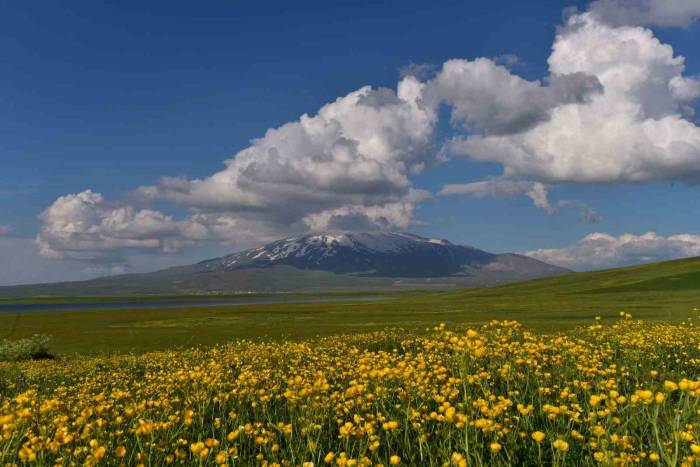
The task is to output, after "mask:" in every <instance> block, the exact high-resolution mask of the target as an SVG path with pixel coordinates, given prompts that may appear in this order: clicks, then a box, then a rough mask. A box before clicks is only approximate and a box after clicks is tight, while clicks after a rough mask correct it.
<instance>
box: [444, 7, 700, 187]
mask: <svg viewBox="0 0 700 467" xmlns="http://www.w3.org/2000/svg"><path fill="white" fill-rule="evenodd" d="M684 62H685V60H684V58H683V57H679V56H676V55H674V52H673V49H672V48H671V46H669V45H667V44H663V43H661V42H660V41H659V40H658V39H657V38H656V37H654V34H653V33H652V32H651V31H650V30H648V29H644V28H642V27H628V26H622V27H614V26H610V25H608V24H604V23H601V22H600V21H598V20H596V18H595V17H594V16H593V15H592V14H591V13H583V14H579V15H574V16H572V17H571V18H570V19H569V21H568V23H567V25H566V27H564V28H562V29H561V30H560V32H559V34H558V35H557V38H556V40H555V42H554V46H553V51H552V54H551V56H550V57H549V67H550V72H551V73H552V74H554V75H570V74H572V73H584V74H585V75H586V76H588V75H592V76H595V77H596V78H597V79H598V80H599V81H600V83H601V84H602V86H603V92H602V93H599V94H592V95H590V96H589V99H587V100H586V101H583V102H571V103H568V104H562V105H560V106H558V107H556V108H554V109H552V110H551V113H550V118H549V119H547V120H543V121H541V122H539V123H538V124H537V125H535V126H534V127H532V128H530V129H529V130H527V131H524V132H522V133H519V134H506V135H478V134H477V135H472V136H469V137H467V138H461V139H460V138H458V139H456V140H455V141H453V143H452V145H451V149H452V150H453V151H454V152H455V153H460V154H465V155H468V156H470V157H472V158H473V159H476V160H482V161H492V162H498V163H500V164H501V165H502V166H503V168H504V174H505V176H507V177H510V178H524V179H531V180H535V181H540V182H545V183H546V182H579V183H586V182H643V181H656V180H684V181H688V182H691V183H695V182H698V181H700V128H698V126H697V125H695V123H693V122H692V121H691V120H689V116H690V114H691V113H692V111H691V109H692V107H691V104H692V103H693V101H694V100H695V99H696V98H697V97H698V95H699V94H698V88H697V87H698V80H697V79H696V78H693V77H687V76H684V75H683V72H684V69H685V63H684Z"/></svg>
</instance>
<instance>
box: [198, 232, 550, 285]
mask: <svg viewBox="0 0 700 467" xmlns="http://www.w3.org/2000/svg"><path fill="white" fill-rule="evenodd" d="M504 257H505V256H504V255H495V254H493V253H488V252H486V251H482V250H479V249H476V248H472V247H469V246H463V245H454V244H452V243H450V242H449V241H447V240H443V239H434V238H426V237H421V236H419V235H415V234H412V233H408V232H393V231H370V232H343V231H328V232H318V233H311V234H307V235H301V236H295V237H289V238H285V239H282V240H278V241H275V242H272V243H269V244H267V245H264V246H262V247H259V248H253V249H250V250H245V251H241V252H238V253H234V254H231V255H228V256H225V257H223V258H217V259H213V260H209V261H205V262H203V263H201V265H202V267H203V268H204V270H205V271H216V270H223V271H231V270H238V269H250V268H268V267H274V266H292V267H295V268H298V269H306V270H319V271H329V272H334V273H338V274H355V275H366V276H384V277H446V276H468V275H472V274H474V273H475V272H476V271H477V270H480V269H487V270H488V268H491V270H502V269H503V268H506V269H508V268H514V267H515V268H521V267H523V264H522V263H523V261H520V262H519V263H518V264H517V266H514V265H515V262H513V261H512V258H509V259H508V261H507V264H506V263H502V262H499V261H500V259H501V258H504ZM527 261H529V262H531V264H530V267H531V269H536V270H540V269H541V270H542V272H547V271H549V270H550V269H551V271H549V272H551V273H555V271H554V269H556V268H554V267H553V266H549V265H545V264H544V263H541V262H539V261H536V260H533V259H531V258H527ZM527 261H526V262H527ZM545 270H547V271H545Z"/></svg>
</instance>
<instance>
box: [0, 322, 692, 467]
mask: <svg viewBox="0 0 700 467" xmlns="http://www.w3.org/2000/svg"><path fill="white" fill-rule="evenodd" d="M621 318H622V319H621V320H620V321H617V322H615V323H611V324H604V323H603V322H602V320H600V319H597V320H596V324H595V325H593V326H590V327H586V328H581V329H576V330H574V331H570V332H566V333H555V334H539V333H534V332H530V331H528V330H526V329H524V328H523V327H522V326H521V325H519V324H518V323H516V322H512V321H502V322H492V323H489V324H487V325H484V326H482V327H480V328H478V329H464V330H455V331H452V330H447V329H446V327H445V326H442V325H441V326H438V327H436V328H435V329H433V330H429V331H428V332H427V333H426V334H424V335H417V334H411V333H408V332H405V331H384V332H377V333H368V334H356V335H340V336H336V337H331V338H324V339H317V340H311V341H305V342H267V343H265V342H263V343H261V342H250V341H235V342H232V343H230V344H228V345H225V346H217V347H212V348H196V349H189V350H181V351H170V352H158V353H149V354H143V355H122V356H103V357H72V358H66V359H59V360H55V361H43V362H24V363H3V364H0V465H20V464H36V465H79V464H82V465H97V464H101V465H143V466H146V465H166V464H174V465H192V464H198V465H219V466H224V465H263V466H285V465H306V466H312V465H315V466H321V465H339V466H380V465H382V466H388V465H444V466H460V467H461V466H467V465H483V464H489V465H523V464H529V465H532V464H545V465H563V464H567V465H571V464H582V465H594V464H600V465H630V464H637V463H642V464H648V463H659V464H668V465H693V464H696V463H698V462H700V380H699V379H698V375H700V326H699V325H698V324H699V323H698V322H697V320H690V321H688V322H683V323H680V324H670V323H644V322H641V321H636V320H633V319H631V315H630V314H629V313H624V314H623V315H622V316H621Z"/></svg>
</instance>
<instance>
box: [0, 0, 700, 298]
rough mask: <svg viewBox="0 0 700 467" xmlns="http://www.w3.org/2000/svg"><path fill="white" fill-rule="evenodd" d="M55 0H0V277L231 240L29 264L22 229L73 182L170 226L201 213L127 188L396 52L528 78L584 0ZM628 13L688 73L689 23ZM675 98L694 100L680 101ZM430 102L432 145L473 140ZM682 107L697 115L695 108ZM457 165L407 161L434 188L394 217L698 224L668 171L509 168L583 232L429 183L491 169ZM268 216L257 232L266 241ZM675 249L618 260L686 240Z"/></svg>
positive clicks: (174, 257) (30, 245)
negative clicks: (1, 263) (563, 203)
mask: <svg viewBox="0 0 700 467" xmlns="http://www.w3.org/2000/svg"><path fill="white" fill-rule="evenodd" d="M605 1H609V2H612V3H614V0H605ZM61 3H63V4H59V2H49V1H42V2H2V3H0V56H1V57H2V63H3V66H2V73H0V162H2V171H0V226H2V227H3V228H4V230H5V232H6V233H5V234H2V236H0V238H1V239H2V240H0V259H2V257H3V256H5V259H6V261H9V262H10V264H12V265H13V267H12V268H11V270H10V271H8V272H5V273H3V274H2V275H0V284H3V283H6V284H9V283H17V282H28V281H42V280H57V279H62V278H69V279H72V278H85V277H90V276H94V275H99V274H103V273H105V272H110V271H121V270H148V269H153V268H155V267H161V266H166V265H170V264H180V263H187V262H190V261H194V260H199V259H202V258H203V257H207V256H210V255H217V254H223V253H226V252H229V251H230V250H232V249H236V248H240V247H245V246H249V244H251V242H252V240H251V238H252V239H255V238H258V236H257V235H256V234H255V232H253V233H250V232H248V233H247V234H246V235H245V236H241V237H239V236H238V235H237V232H236V230H235V229H233V230H230V231H228V233H227V234H226V235H228V237H227V236H226V235H222V234H217V235H216V236H213V237H211V238H204V239H200V238H198V239H197V240H196V241H195V240H192V238H190V237H188V238H187V241H186V242H183V243H182V245H180V244H178V247H177V248H155V249H152V248H150V247H148V248H145V247H139V248H126V247H123V246H118V247H114V246H111V245H112V243H110V244H109V245H110V246H104V245H102V244H101V246H99V247H96V249H99V251H100V253H99V254H96V253H95V251H94V250H90V252H85V251H84V250H80V248H83V247H82V246H81V247H78V248H77V250H80V251H78V253H76V249H75V248H72V247H66V245H65V244H61V245H62V247H63V248H64V249H63V250H61V249H60V248H61V245H58V241H57V240H55V239H56V238H58V237H60V235H59V234H57V233H56V232H54V231H52V232H50V234H51V235H55V236H53V237H50V238H49V236H48V234H47V236H46V238H47V239H48V240H47V242H49V243H50V248H49V249H50V250H51V252H49V253H48V254H47V253H46V251H44V254H43V256H41V255H39V253H38V251H39V247H38V246H37V244H36V243H35V237H36V236H37V235H38V234H40V232H41V231H42V228H45V227H46V221H42V220H41V219H39V217H38V216H39V215H40V213H42V212H43V211H44V210H46V209H47V208H49V207H50V206H52V204H53V203H54V202H55V201H56V200H57V198H59V197H60V196H64V195H69V194H77V193H81V192H83V191H84V190H88V189H90V190H92V191H93V192H99V193H100V194H101V195H102V197H103V198H104V201H101V203H103V204H102V205H103V206H106V205H109V206H117V205H119V206H122V205H127V204H128V205H130V206H131V205H133V206H134V209H136V210H139V209H144V208H147V209H154V210H158V211H160V212H162V213H163V214H164V215H168V216H171V217H172V218H173V219H175V220H178V219H182V218H184V217H186V216H188V215H191V213H192V212H194V211H197V210H198V209H199V208H198V207H196V206H195V207H193V204H192V203H191V202H173V197H172V196H170V197H169V196H167V195H165V196H162V197H159V198H157V199H150V200H148V202H145V201H144V200H143V199H137V200H136V201H134V200H133V191H134V190H136V189H137V188H138V187H142V186H154V185H157V184H158V181H159V179H161V177H164V176H182V177H184V178H185V179H187V180H194V179H206V178H207V177H210V176H211V175H212V174H214V173H215V172H218V171H220V170H222V169H223V168H224V165H223V161H224V160H226V159H230V158H231V157H233V156H234V155H236V154H237V153H238V152H239V151H241V150H243V149H245V148H246V147H248V146H249V145H250V140H251V139H253V138H260V137H262V136H263V135H265V132H266V131H267V130H268V129H269V128H276V127H279V126H281V125H283V124H285V123H286V122H292V121H296V120H297V119H298V118H299V116H300V115H302V114H304V113H307V114H309V115H314V114H315V113H316V112H317V111H318V109H319V108H320V107H321V106H323V105H324V104H326V103H329V102H333V101H334V100H335V99H337V98H338V97H340V96H345V95H347V94H348V93H351V92H353V91H355V90H357V89H359V88H361V87H362V86H365V85H371V86H372V87H374V88H377V87H387V88H391V89H396V86H397V82H398V81H399V80H400V79H401V70H402V69H405V67H407V66H408V65H410V64H432V65H433V66H434V67H435V71H433V74H435V73H437V72H438V70H440V67H441V66H442V64H443V62H445V61H446V60H449V59H464V60H474V59H475V58H477V57H485V58H488V59H490V60H493V62H494V63H498V64H504V63H505V64H506V65H508V68H509V71H510V72H511V73H513V74H514V75H517V76H519V77H521V78H522V79H524V80H528V81H532V80H541V81H542V83H543V84H544V83H546V78H547V77H548V75H549V74H550V69H549V68H548V64H547V58H548V57H549V56H550V53H551V52H552V43H553V40H554V38H555V35H556V34H557V28H558V27H560V26H562V25H564V24H565V22H566V21H567V20H566V19H565V16H564V14H563V12H564V10H565V9H566V8H569V7H576V8H577V9H578V11H579V12H585V11H587V9H589V3H588V2H568V1H564V2H562V1H542V0H538V1H523V0H519V1H497V2H493V1H491V2H463V1H437V2H414V1H403V2H387V1H384V2H382V1H374V2H357V1H353V2H345V1H343V2H309V1H302V2H294V3H289V2H255V3H254V2H246V3H244V2H224V1H214V2H204V3H202V2H196V3H193V2H185V1H172V2H150V5H146V4H145V2H128V1H125V2H94V1H90V2H88V1H77V2H70V5H67V4H66V3H65V2H61ZM601 21H602V20H601ZM611 21H612V20H611ZM645 21H646V22H643V21H641V20H640V23H644V24H635V25H625V26H620V25H617V24H615V25H614V26H615V27H648V28H651V30H652V31H653V33H654V35H655V36H656V37H657V38H658V39H659V40H660V41H661V42H663V43H666V44H669V45H671V46H672V47H673V51H674V54H675V55H676V56H684V57H685V58H686V62H685V70H684V72H683V74H684V76H687V77H690V78H692V77H693V76H694V75H697V74H700V53H699V52H700V49H699V48H698V45H697V44H700V26H698V25H697V24H690V25H687V24H683V25H675V24H674V25H671V27H669V26H668V24H665V23H663V21H656V20H654V21H651V20H645ZM655 23H659V24H661V25H660V26H659V25H658V24H655ZM676 26H678V27H676ZM610 27H611V28H612V27H613V25H611V26H610ZM572 34H573V33H572ZM504 57H511V58H510V59H506V58H504ZM513 57H517V61H515V60H514V59H513ZM419 78H421V80H428V79H431V78H430V77H419ZM496 92H498V90H496ZM684 106H685V108H686V109H687V108H688V107H691V108H692V107H694V108H696V109H697V100H696V98H694V99H689V100H688V102H685V103H684ZM679 108H680V107H679ZM548 111H549V110H548ZM674 112H676V111H674ZM678 112H680V110H679V111H677V113H678ZM440 113H441V116H440V117H441V118H440V119H439V121H438V122H437V123H435V128H434V131H433V135H432V142H431V146H430V147H431V148H432V149H431V150H432V151H433V152H437V151H438V150H440V148H441V147H442V146H443V145H444V144H445V142H446V141H448V140H449V139H450V138H452V137H454V136H455V134H458V135H460V136H463V137H468V136H469V135H471V134H475V133H478V130H477V129H474V128H472V127H470V128H462V129H460V130H459V131H456V130H455V124H452V123H450V121H449V110H445V109H442V110H441V111H440ZM442 114H444V115H442ZM674 115H675V114H674ZM656 117H658V116H656ZM656 117H655V118H656ZM683 118H685V119H686V120H688V121H690V122H693V123H694V124H697V119H696V117H695V116H692V115H690V114H687V113H686V114H684V115H683ZM472 120H473V119H470V122H471V123H474V122H473V121H472ZM478 125H479V122H478V121H477V122H476V126H478ZM601 150H604V149H601ZM504 157H505V156H504ZM687 157H688V158H690V159H689V160H690V162H688V161H686V162H687V163H690V164H692V163H695V162H698V161H700V159H693V157H695V155H694V154H691V155H690V156H687ZM475 159H477V158H475V157H471V156H470V155H466V156H465V155H463V154H460V155H453V154H450V155H449V157H448V160H446V161H442V160H440V161H438V160H435V159H430V162H429V163H427V164H425V167H424V168H423V169H422V170H421V171H417V170H414V171H411V172H410V173H408V174H407V175H406V176H407V177H408V178H409V179H410V182H411V184H412V188H413V189H416V190H426V191H428V192H430V193H432V195H433V197H432V199H427V200H423V201H420V202H416V203H414V208H415V212H414V213H413V214H412V216H411V222H410V224H408V225H407V226H406V225H402V226H400V227H404V228H406V229H408V230H412V231H414V232H416V233H419V234H424V235H426V236H439V237H444V238H447V239H450V240H451V241H453V242H458V243H466V244H472V245H475V246H478V247H480V248H483V249H486V250H490V251H499V252H500V251H518V252H530V251H536V250H539V249H555V248H557V249H559V248H565V247H567V246H570V245H575V244H576V243H577V242H580V241H581V239H582V238H584V237H585V236H586V235H588V234H591V233H592V232H604V233H606V234H609V235H611V236H613V237H617V236H619V235H621V234H626V233H630V234H634V235H641V234H644V233H645V232H655V233H656V234H657V235H658V236H659V237H660V238H663V239H667V238H668V237H669V236H672V235H678V234H689V235H694V234H695V233H700V232H698V231H699V227H700V221H699V220H698V219H700V216H699V214H700V207H699V206H698V203H696V202H695V199H696V198H697V193H698V192H697V190H698V188H696V187H694V186H692V184H693V183H695V182H696V181H697V180H696V179H686V180H681V178H683V177H682V176H676V175H674V174H682V173H683V170H682V168H680V169H679V167H676V166H673V167H671V168H668V170H666V169H664V168H659V169H658V171H659V174H661V175H659V176H658V177H656V176H644V177H642V178H641V179H638V180H637V179H634V177H633V176H630V177H625V176H620V177H618V178H614V177H613V178H610V179H605V180H588V179H586V180H579V179H578V178H576V177H573V178H572V177H569V178H567V177H560V178H559V179H552V177H550V176H544V175H543V176H542V177H539V175H538V173H539V172H537V173H536V171H533V170H531V169H528V170H524V171H523V172H522V173H519V174H518V176H517V177H515V178H517V179H518V180H524V181H526V182H527V183H545V184H546V186H547V190H548V193H549V199H550V202H551V203H553V204H555V203H556V202H558V201H559V200H575V201H576V203H580V204H585V206H587V207H589V208H592V209H594V210H595V211H596V212H597V213H598V217H599V218H600V220H599V222H597V223H595V224H591V223H588V222H584V221H582V220H581V219H580V209H578V208H577V207H575V206H568V207H562V208H561V209H556V212H547V211H546V210H543V209H539V208H537V207H536V206H534V205H533V202H532V200H531V199H530V198H529V197H528V196H508V197H489V196H476V197H475V196H439V195H437V193H439V192H440V190H441V189H442V187H443V186H444V185H446V184H466V183H470V182H478V181H482V180H485V179H489V177H499V176H500V175H501V174H502V172H503V168H504V163H503V162H502V161H501V160H500V159H498V158H494V159H491V160H487V161H484V160H483V159H484V158H481V159H482V160H480V161H477V160H475ZM505 165H507V163H506V164H505ZM662 173H663V174H662ZM668 173H671V175H668ZM538 177H539V178H538ZM555 178H556V177H555ZM676 179H678V180H676ZM195 204H196V203H195ZM197 206H200V205H197ZM342 206H345V205H342ZM577 206H578V204H577ZM340 207H341V205H338V206H334V208H340ZM101 209H104V208H101ZM207 209H208V208H207ZM310 212H311V211H310ZM306 214H308V213H306ZM246 219H247V218H246ZM255 221H256V222H257V219H256V220H255ZM267 221H268V219H267V218H266V219H265V222H267ZM275 222H277V220H275ZM61 225H64V226H65V224H61ZM270 225H271V224H269V223H266V227H265V233H264V235H262V234H261V235H260V236H259V238H260V239H263V238H268V237H271V236H274V235H275V233H276V231H275V228H276V227H271V226H270ZM274 225H278V224H274ZM279 225H281V224H279ZM290 229H291V230H289V231H288V230H286V229H283V228H277V230H278V231H279V235H286V234H288V233H289V232H292V231H293V233H296V232H297V230H298V226H297V227H290ZM295 229H297V230H295ZM0 232H2V230H0ZM61 238H62V237H61ZM139 239H140V240H141V239H142V238H141V237H139ZM684 241H685V240H684ZM51 242H53V243H51ZM685 242H686V243H688V242H689V245H687V248H686V245H685V243H684V244H683V245H681V246H678V245H677V244H675V243H674V244H673V245H671V246H672V247H673V248H670V250H669V249H668V247H669V245H667V244H664V246H663V251H662V252H659V251H656V250H654V251H652V252H651V253H650V252H649V251H647V250H645V252H644V254H639V255H638V256H634V257H628V256H624V255H623V256H622V257H621V258H620V259H619V261H618V262H625V261H636V260H640V261H643V260H645V259H648V258H649V257H651V258H652V259H654V258H657V257H658V258H663V257H664V255H671V256H673V255H676V256H677V255H678V254H682V253H678V251H682V252H687V251H695V250H693V249H692V248H694V247H695V245H694V244H693V241H692V240H688V241H685ZM656 243H658V242H656ZM165 250H168V251H165ZM105 251H106V252H107V253H105ZM618 253H619V252H618ZM542 254H544V253H542ZM29 256H31V258H32V259H31V261H23V258H28V257H29ZM542 257H543V258H544V259H550V258H555V259H556V258H557V257H555V256H549V257H548V256H542ZM611 261H612V262H615V261H614V260H611ZM25 263H26V264H25ZM600 264H601V265H607V263H605V264H604V262H602V263H600ZM115 265H116V266H118V267H116V266H115ZM566 265H569V266H571V264H570V263H567V264H566ZM596 265H597V264H593V265H588V266H591V267H595V266H596ZM588 266H587V265H583V267H588Z"/></svg>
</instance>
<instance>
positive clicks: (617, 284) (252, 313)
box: [0, 258, 700, 354]
mask: <svg viewBox="0 0 700 467" xmlns="http://www.w3.org/2000/svg"><path fill="white" fill-rule="evenodd" d="M374 294H375V295H376V292H374ZM344 295H347V294H344ZM383 295H384V299H383V300H377V301H356V302H351V301H349V302H332V303H331V302H326V303H295V304H292V303H287V304H274V305H270V304H265V305H249V306H207V307H193V308H175V307H173V308H160V309H138V308H134V309H126V310H124V309H122V310H108V311H82V310H81V311H65V312H47V313H26V314H0V337H10V338H19V337H27V336H31V335H33V334H42V333H43V334H50V335H51V336H53V340H52V342H51V350H52V351H54V352H57V353H58V354H72V353H113V352H120V353H121V352H131V351H136V352H143V351H150V350H159V349H171V348H179V347H187V346H192V345H212V344H217V343H222V342H226V341H229V340H231V339H236V338H246V339H283V338H285V339H292V340H301V339H306V338H310V337H315V336H328V335H335V334H344V333H352V332H364V331H372V330H378V329H384V328H387V327H403V328H407V329H416V330H420V329H424V328H425V327H426V326H432V325H434V324H435V323H438V322H445V323H448V324H451V325H457V324H460V325H463V324H480V323H484V322H487V321H490V320H492V319H499V320H503V319H509V320H518V321H519V322H521V323H524V324H526V325H527V326H528V327H529V328H531V329H539V330H557V329H565V328H572V327H575V326H577V325H580V324H584V323H589V322H590V320H591V319H592V318H593V317H594V316H597V315H600V316H603V317H612V316H617V314H618V312H619V311H621V310H630V311H632V312H633V313H634V315H635V317H638V318H642V319H647V320H663V321H670V322H678V321H680V320H683V319H685V318H686V317H688V316H689V314H690V310H691V309H692V308H693V307H695V306H700V259H698V258H692V259H685V260H678V261H670V262H665V263H658V264H653V265H644V266H635V267H629V268H622V269H613V270H606V271H598V272H588V273H575V274H569V275H565V276H559V277H552V278H546V279H540V280H535V281H528V282H522V283H516V284H511V285H505V286H500V287H490V288H481V289H462V290H456V291H450V292H405V293H401V294H383ZM306 297H318V295H313V296H312V295H306ZM142 298H144V299H147V300H154V299H162V297H142ZM171 298H173V299H175V300H184V299H190V298H193V297H171ZM196 298H197V299H200V298H201V297H196ZM124 299H125V298H120V300H124ZM126 299H127V300H133V298H126ZM211 299H212V300H216V298H211ZM40 300H45V301H49V299H40ZM50 300H52V301H56V300H60V301H61V302H63V303H71V300H73V301H75V303H80V302H86V301H87V302H90V301H95V298H91V297H84V298H77V299H76V298H70V299H50ZM100 300H118V299H114V298H112V299H100ZM26 301H27V302H36V301H37V299H35V298H27V299H26ZM8 303H9V302H8Z"/></svg>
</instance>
